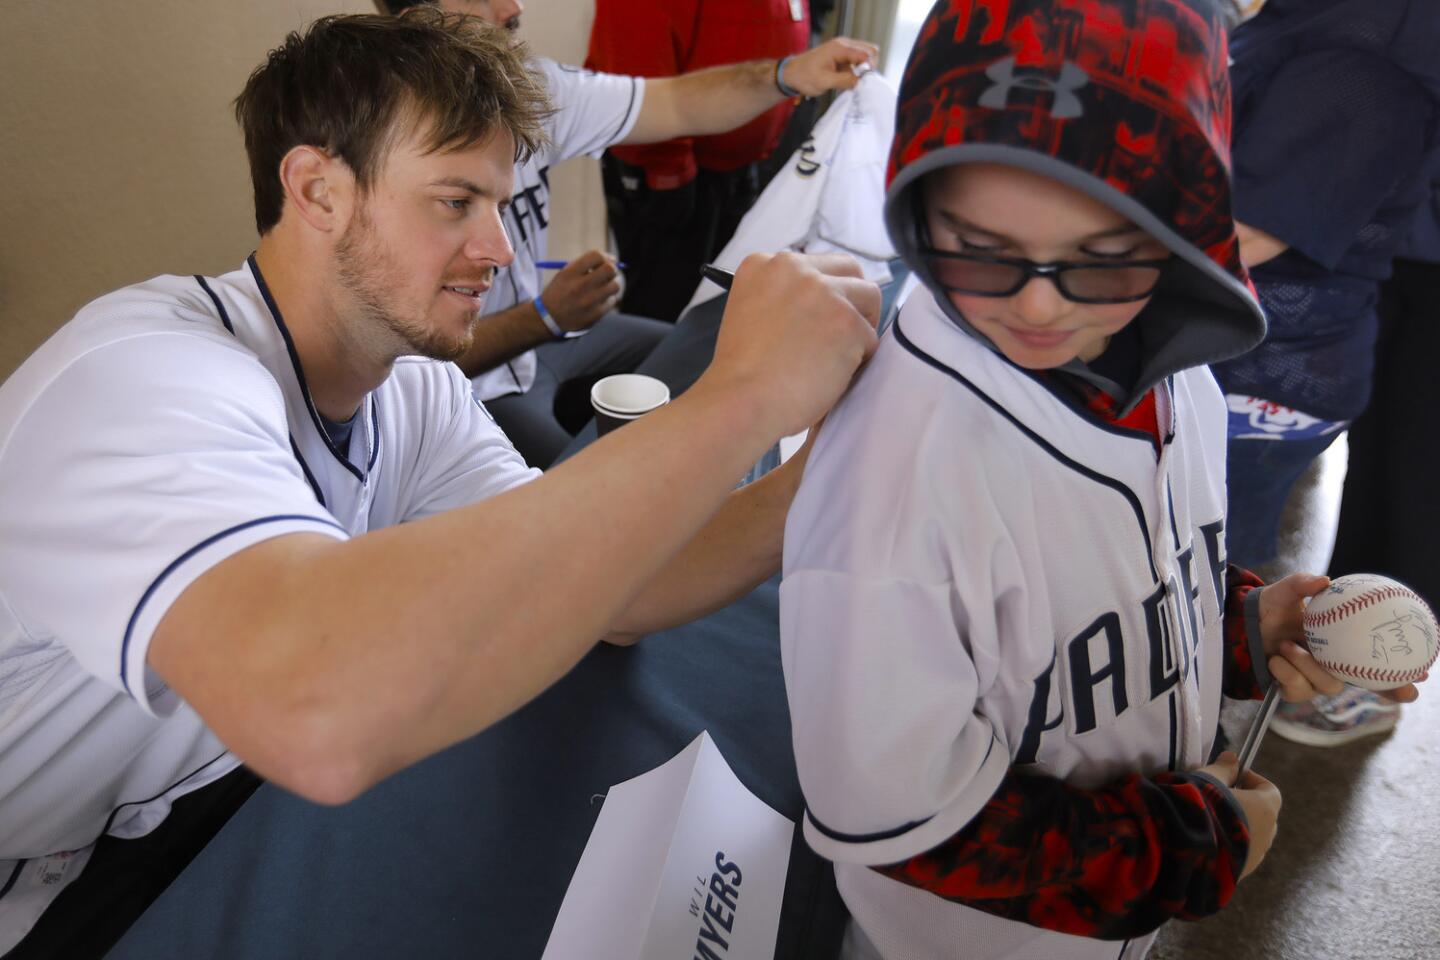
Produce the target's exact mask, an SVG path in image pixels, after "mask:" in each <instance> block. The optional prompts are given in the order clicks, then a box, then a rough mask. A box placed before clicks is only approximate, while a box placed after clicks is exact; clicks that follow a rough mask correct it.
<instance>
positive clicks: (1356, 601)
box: [1305, 587, 1430, 627]
mask: <svg viewBox="0 0 1440 960" xmlns="http://www.w3.org/2000/svg"><path fill="white" fill-rule="evenodd" d="M1396 597H1401V598H1403V599H1406V600H1414V601H1416V602H1417V603H1419V604H1420V605H1421V606H1422V607H1424V608H1425V609H1426V610H1429V609H1430V608H1429V607H1428V606H1426V604H1425V601H1424V600H1421V599H1420V598H1419V597H1417V596H1415V594H1413V593H1411V592H1410V591H1409V590H1405V589H1403V588H1401V587H1375V588H1373V589H1370V590H1367V591H1365V592H1364V593H1362V594H1360V596H1358V597H1354V598H1352V599H1350V600H1346V601H1345V602H1344V603H1338V604H1336V605H1335V606H1333V607H1331V608H1330V609H1329V610H1325V611H1323V612H1321V613H1316V614H1311V613H1310V612H1309V611H1306V613H1305V622H1306V624H1307V625H1311V626H1316V627H1328V626H1329V625H1330V624H1332V623H1336V622H1338V621H1340V620H1342V619H1344V618H1345V617H1348V616H1350V615H1351V614H1354V613H1359V612H1360V611H1361V610H1363V609H1365V608H1366V607H1369V606H1373V605H1375V604H1377V603H1379V602H1380V601H1382V600H1393V599H1395V598H1396Z"/></svg>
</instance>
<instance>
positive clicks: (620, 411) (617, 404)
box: [590, 373, 670, 437]
mask: <svg viewBox="0 0 1440 960" xmlns="http://www.w3.org/2000/svg"><path fill="white" fill-rule="evenodd" d="M669 402H670V388H669V387H667V386H666V385H665V382H664V381H663V380H656V379H655V378H654V377H647V376H645V375H644V374H643V373H617V374H616V375H615V376H613V377H606V378H605V379H603V380H598V381H596V383H595V386H593V387H591V388H590V406H592V407H594V408H595V434H596V436H601V437H603V436H604V435H605V434H607V433H609V432H610V431H611V430H614V429H615V428H616V427H618V426H622V425H623V424H626V423H629V422H630V421H631V420H636V419H638V418H640V417H643V416H644V415H645V414H647V413H649V412H650V411H651V410H654V409H655V408H657V407H663V406H665V404H667V403H669Z"/></svg>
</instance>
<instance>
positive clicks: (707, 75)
mask: <svg viewBox="0 0 1440 960" xmlns="http://www.w3.org/2000/svg"><path fill="white" fill-rule="evenodd" d="M783 99H784V97H783V96H782V95H781V93H780V88H779V87H777V86H776V85H775V61H774V60H755V61H750V62H747V63H732V64H730V65H728V66H724V67H712V68H711V69H709V70H697V71H695V72H694V73H686V74H681V75H680V76H678V77H664V78H657V79H653V80H647V81H645V101H644V103H643V105H642V106H641V110H640V116H639V117H638V118H637V119H636V121H635V126H634V127H633V128H632V129H631V131H630V133H629V135H627V136H626V137H625V139H624V140H622V141H620V142H621V143H626V144H635V143H657V142H659V141H662V140H672V139H674V138H675V137H690V136H703V135H706V134H712V133H725V132H726V131H728V130H734V129H735V128H736V127H738V126H740V125H741V124H743V123H747V122H748V121H750V120H752V119H753V118H755V117H757V116H759V115H760V114H761V113H764V112H765V111H766V110H768V109H769V108H770V107H773V106H774V105H775V104H777V103H779V102H780V101H781V100H783Z"/></svg>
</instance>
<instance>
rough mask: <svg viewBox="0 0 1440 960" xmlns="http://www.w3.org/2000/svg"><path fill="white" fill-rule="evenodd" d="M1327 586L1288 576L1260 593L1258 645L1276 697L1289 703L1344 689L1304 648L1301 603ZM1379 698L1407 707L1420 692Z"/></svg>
mask: <svg viewBox="0 0 1440 960" xmlns="http://www.w3.org/2000/svg"><path fill="white" fill-rule="evenodd" d="M1328 586H1330V578H1329V577H1322V576H1317V575H1315V574H1310V573H1292V574H1291V575H1290V576H1288V577H1286V578H1285V579H1283V580H1277V581H1276V582H1275V583H1272V584H1270V585H1269V586H1267V587H1265V588H1264V589H1263V590H1262V591H1261V593H1260V643H1261V645H1262V646H1263V647H1264V649H1265V655H1266V657H1267V658H1268V659H1267V660H1266V665H1267V666H1268V667H1269V668H1270V675H1271V676H1272V677H1274V678H1275V682H1276V683H1278V684H1280V696H1281V697H1282V698H1283V699H1285V700H1287V701H1289V702H1290V703H1303V702H1304V701H1306V700H1311V699H1314V698H1315V697H1317V696H1319V695H1321V694H1324V695H1325V696H1329V697H1333V696H1335V695H1336V694H1338V693H1339V692H1340V691H1342V690H1344V689H1345V681H1343V680H1341V679H1340V678H1339V677H1337V676H1335V674H1333V673H1331V672H1330V671H1329V670H1326V669H1325V668H1324V667H1322V666H1320V664H1319V662H1318V661H1317V660H1316V659H1315V658H1314V657H1313V656H1312V655H1311V654H1310V651H1309V650H1308V649H1307V648H1306V646H1305V627H1304V620H1305V601H1306V600H1308V599H1309V598H1311V597H1313V596H1316V595H1317V594H1319V593H1320V591H1322V590H1324V589H1325V588H1326V587H1328ZM1381 696H1382V697H1386V698H1388V699H1390V700H1393V701H1395V702H1396V703H1409V702H1411V701H1413V700H1414V699H1415V698H1416V697H1418V696H1420V691H1419V690H1417V689H1415V684H1413V683H1407V684H1406V685H1405V686H1403V687H1397V688H1396V689H1394V690H1389V691H1386V692H1385V693H1382V694H1381Z"/></svg>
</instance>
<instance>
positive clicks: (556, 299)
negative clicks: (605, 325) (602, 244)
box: [540, 250, 621, 331]
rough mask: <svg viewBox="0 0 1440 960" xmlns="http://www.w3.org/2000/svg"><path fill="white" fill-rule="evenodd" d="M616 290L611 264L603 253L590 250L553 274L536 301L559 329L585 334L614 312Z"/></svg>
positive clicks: (617, 278) (617, 276)
mask: <svg viewBox="0 0 1440 960" xmlns="http://www.w3.org/2000/svg"><path fill="white" fill-rule="evenodd" d="M620 289H621V287H620V271H619V270H618V269H617V268H616V266H615V260H614V259H613V258H612V257H611V256H610V255H609V254H607V253H602V252H601V251H599V250H591V251H590V252H589V253H587V254H585V255H584V256H580V257H576V258H575V259H574V260H571V261H570V262H569V263H568V264H566V265H565V267H564V268H563V269H562V270H560V271H559V272H558V273H556V274H555V277H554V279H552V280H551V281H550V284H549V285H548V286H547V287H546V288H545V290H544V292H542V293H541V294H540V299H541V300H542V301H543V302H544V304H545V309H547V310H549V311H550V316H552V317H554V318H555V322H556V323H558V324H559V325H560V327H561V328H562V329H564V330H566V331H574V330H588V329H590V328H591V327H593V326H594V325H595V323H596V321H598V320H599V319H600V318H601V317H603V316H604V315H605V314H607V313H609V312H610V311H611V310H613V309H614V308H615V304H616V303H618V302H619V301H620Z"/></svg>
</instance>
